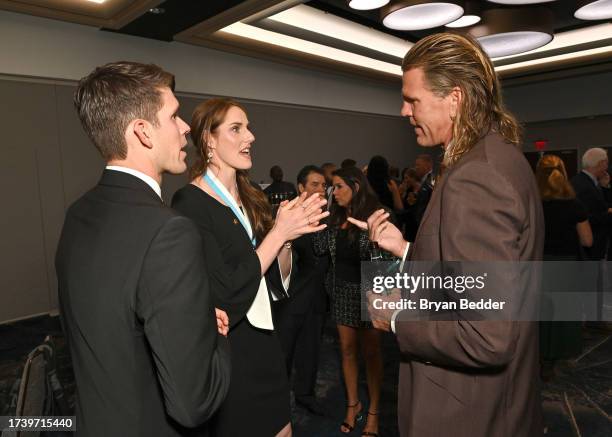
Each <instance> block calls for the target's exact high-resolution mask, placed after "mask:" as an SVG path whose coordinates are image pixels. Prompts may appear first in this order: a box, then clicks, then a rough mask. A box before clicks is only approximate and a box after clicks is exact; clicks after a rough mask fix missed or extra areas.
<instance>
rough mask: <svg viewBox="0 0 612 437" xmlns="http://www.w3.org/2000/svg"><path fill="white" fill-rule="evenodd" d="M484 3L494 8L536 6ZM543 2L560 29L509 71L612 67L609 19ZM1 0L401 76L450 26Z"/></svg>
mask: <svg viewBox="0 0 612 437" xmlns="http://www.w3.org/2000/svg"><path fill="white" fill-rule="evenodd" d="M479 5H480V7H481V8H482V10H484V11H486V10H490V9H512V8H514V9H515V10H516V9H523V10H529V9H527V8H530V7H533V6H514V7H511V6H502V5H499V4H494V3H490V2H487V1H480V2H479ZM539 7H541V8H547V9H549V10H550V11H551V12H552V16H553V22H552V27H553V29H554V33H555V38H554V39H553V41H552V42H550V43H549V44H547V45H546V46H544V47H542V48H539V49H536V50H532V51H531V52H527V53H524V54H520V55H514V56H509V57H503V58H495V59H494V63H495V65H496V69H497V70H498V72H499V74H500V75H501V76H502V77H504V78H520V77H527V76H533V75H536V74H537V75H540V74H542V73H544V72H546V73H547V74H550V72H555V71H556V72H559V71H561V72H562V71H570V70H576V69H577V68H579V69H585V68H586V69H591V70H593V69H596V70H598V71H601V70H612V23H611V22H610V21H609V20H608V21H606V20H603V21H583V20H579V19H576V18H574V16H573V14H574V10H575V9H576V1H575V0H557V1H552V2H548V3H543V4H541V5H539ZM0 9H6V10H10V11H14V12H20V13H26V14H31V15H37V16H43V17H47V18H53V19H58V20H64V21H69V22H74V23H79V24H86V25H90V26H95V27H97V28H99V29H100V30H101V31H108V32H119V33H124V34H129V35H136V36H140V37H145V38H152V39H157V40H162V41H168V42H169V41H181V42H184V43H188V44H196V45H201V46H206V47H210V48H214V49H218V50H224V51H230V52H234V53H239V54H242V55H246V56H252V57H257V58H264V59H268V60H272V61H275V62H281V63H285V64H292V65H297V66H300V67H307V68H316V69H323V70H326V71H334V72H340V73H343V74H348V75H351V76H359V77H367V78H370V79H374V80H380V81H391V82H397V81H399V79H400V75H401V69H400V65H401V60H402V57H403V55H404V54H405V53H406V51H407V50H408V49H409V48H410V46H411V45H412V44H414V43H415V42H416V41H418V40H419V39H420V38H422V37H423V36H426V35H428V34H431V33H436V32H441V31H445V30H447V29H446V28H445V27H437V28H433V29H428V30H420V31H398V30H391V29H388V28H386V27H385V26H383V24H382V22H381V19H380V15H379V11H378V10H374V11H357V10H354V9H351V8H350V7H349V6H348V5H347V2H346V1H345V0H311V1H301V0H205V1H185V0H167V1H159V0H135V1H134V0H132V1H129V0H104V1H103V2H102V3H96V2H94V1H91V0H0Z"/></svg>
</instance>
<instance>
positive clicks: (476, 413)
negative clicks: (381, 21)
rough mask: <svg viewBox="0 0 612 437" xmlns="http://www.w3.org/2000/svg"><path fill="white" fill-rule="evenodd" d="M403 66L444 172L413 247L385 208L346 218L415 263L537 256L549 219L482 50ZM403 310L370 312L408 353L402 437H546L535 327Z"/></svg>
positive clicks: (420, 125) (425, 136) (454, 39)
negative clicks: (418, 316) (415, 315)
mask: <svg viewBox="0 0 612 437" xmlns="http://www.w3.org/2000/svg"><path fill="white" fill-rule="evenodd" d="M402 69H403V71H404V74H403V87H402V93H403V98H404V104H403V107H402V115H403V116H405V117H407V118H408V119H409V120H410V123H411V124H412V125H413V126H414V128H415V133H416V136H417V142H418V143H419V145H421V146H426V147H430V146H436V145H439V144H441V145H442V147H443V148H444V162H443V164H444V165H445V166H446V168H447V169H446V171H445V174H444V175H443V176H442V179H441V180H440V182H439V183H438V184H437V185H436V187H435V189H434V191H433V195H432V198H431V201H430V203H429V206H428V208H427V210H426V212H425V215H424V217H423V221H422V223H421V226H420V228H419V231H418V234H417V237H416V241H415V242H414V244H413V245H412V247H410V249H409V250H408V246H409V245H408V243H407V242H406V241H404V239H403V238H402V236H401V233H400V232H399V231H398V230H397V228H395V226H393V225H392V224H391V223H390V222H388V221H387V218H388V214H387V213H385V212H384V211H383V210H381V211H377V212H376V213H374V214H373V215H372V216H371V217H370V218H369V220H368V223H367V224H366V223H364V222H358V221H356V220H352V219H350V220H351V221H352V222H353V223H354V224H356V225H358V226H361V227H362V228H364V229H365V228H366V227H368V228H369V231H370V238H371V239H372V241H376V242H378V244H379V246H380V247H382V248H383V249H385V250H388V251H390V252H391V253H393V254H395V255H396V256H398V257H404V259H405V258H406V254H407V253H408V255H407V256H408V259H409V260H410V261H509V262H519V261H533V260H540V259H541V255H542V249H543V239H544V222H543V215H542V209H541V203H540V199H539V196H538V191H537V187H536V184H535V180H534V176H533V173H532V171H531V169H530V167H529V165H528V164H527V161H526V160H525V159H524V157H523V154H522V151H521V149H520V128H519V126H518V124H517V122H516V120H515V119H514V117H513V116H512V115H511V114H509V113H508V112H507V111H506V110H505V108H504V106H503V104H502V101H501V92H500V88H499V83H498V80H497V77H496V75H495V72H494V70H493V65H492V64H491V61H490V60H489V59H488V57H487V56H486V55H485V54H484V53H483V51H482V49H481V48H480V46H479V45H478V43H476V42H475V41H474V40H472V39H471V38H466V37H464V36H459V35H454V34H436V35H431V36H428V37H426V38H424V39H422V40H420V41H419V42H418V43H417V44H416V45H415V46H413V47H412V48H411V50H410V51H409V52H408V54H407V55H406V57H405V58H404V62H403V65H402ZM495 285H496V286H497V284H495ZM500 286H503V285H502V284H500ZM406 314H407V311H406V310H405V311H401V312H398V311H395V312H394V311H390V310H371V315H372V319H373V323H374V326H376V327H377V328H379V329H384V330H393V331H394V332H395V334H396V337H397V341H398V344H399V347H400V350H401V353H402V362H401V364H400V380H399V394H398V417H399V427H400V434H401V435H402V436H403V437H447V436H452V437H523V436H524V437H531V436H541V435H542V429H543V428H542V425H541V405H540V393H539V382H538V332H537V324H536V323H535V322H519V321H512V320H501V321H491V320H488V321H471V320H466V319H465V318H462V317H457V320H452V321H450V320H449V319H446V320H447V321H431V320H430V321H407V320H405V319H407V317H406ZM402 319H404V321H402ZM392 328H393V329H392Z"/></svg>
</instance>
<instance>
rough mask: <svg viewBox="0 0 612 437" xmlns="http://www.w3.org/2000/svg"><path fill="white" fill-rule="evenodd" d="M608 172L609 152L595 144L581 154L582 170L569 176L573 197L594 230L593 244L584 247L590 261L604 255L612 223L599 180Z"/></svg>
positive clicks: (602, 257) (611, 211)
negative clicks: (585, 212)
mask: <svg viewBox="0 0 612 437" xmlns="http://www.w3.org/2000/svg"><path fill="white" fill-rule="evenodd" d="M607 171H608V154H607V153H606V151H605V150H604V149H600V148H598V147H594V148H592V149H589V150H587V151H586V152H584V155H582V171H581V172H579V173H578V174H576V176H574V177H573V178H572V185H573V186H574V190H576V197H577V198H578V199H579V200H580V201H581V202H582V203H583V204H584V206H585V207H586V208H587V211H588V212H589V223H590V224H591V229H592V230H593V245H592V246H591V247H588V248H585V251H586V254H587V256H588V258H589V259H590V260H600V259H605V258H606V251H607V250H608V236H609V234H610V226H612V208H610V207H609V206H608V203H607V201H606V198H605V196H604V192H603V190H602V188H601V187H600V186H599V182H598V180H599V179H600V178H602V177H603V176H604V175H605V174H606V173H607Z"/></svg>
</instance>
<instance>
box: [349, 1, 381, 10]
mask: <svg viewBox="0 0 612 437" xmlns="http://www.w3.org/2000/svg"><path fill="white" fill-rule="evenodd" d="M387 3H389V0H349V2H348V5H349V6H350V7H351V8H353V9H357V10H358V11H369V10H371V9H378V8H380V7H383V6H384V5H386V4H387Z"/></svg>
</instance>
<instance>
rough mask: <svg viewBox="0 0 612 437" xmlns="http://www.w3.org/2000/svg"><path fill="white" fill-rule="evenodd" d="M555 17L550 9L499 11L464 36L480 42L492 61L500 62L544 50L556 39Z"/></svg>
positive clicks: (484, 16) (490, 11)
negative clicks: (554, 30) (500, 58)
mask: <svg viewBox="0 0 612 437" xmlns="http://www.w3.org/2000/svg"><path fill="white" fill-rule="evenodd" d="M553 19H554V18H553V13H552V11H551V10H550V9H548V8H540V7H534V8H496V9H488V10H486V11H484V12H483V13H482V22H481V23H480V24H477V25H475V26H472V27H470V28H468V29H466V30H465V31H464V32H466V33H468V34H470V35H472V36H473V37H474V38H477V39H478V41H479V42H480V44H481V45H482V48H483V49H484V50H485V52H487V54H488V55H489V57H491V58H498V57H501V56H511V55H516V54H519V53H524V52H527V51H531V50H534V49H537V48H539V47H542V46H544V45H546V44H548V43H549V42H551V41H552V39H553Z"/></svg>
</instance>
